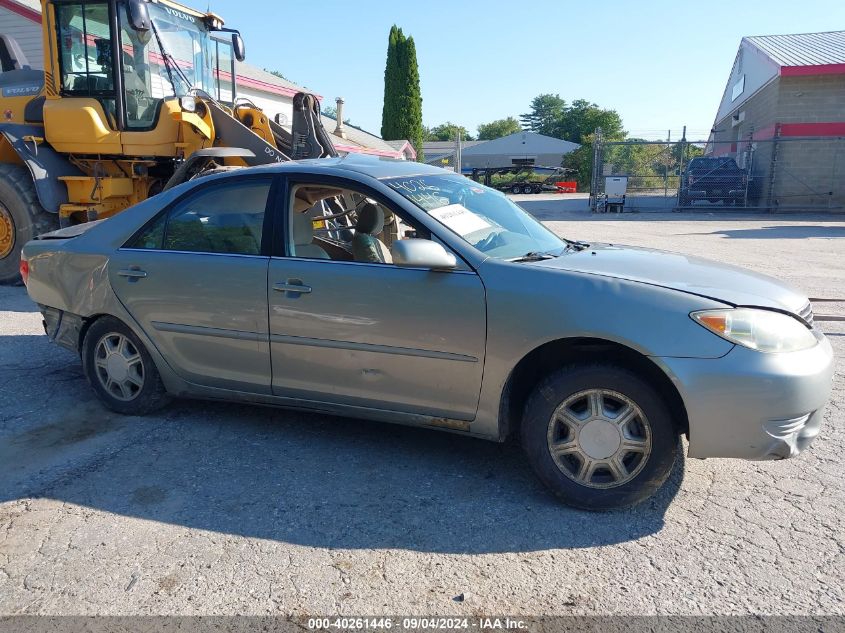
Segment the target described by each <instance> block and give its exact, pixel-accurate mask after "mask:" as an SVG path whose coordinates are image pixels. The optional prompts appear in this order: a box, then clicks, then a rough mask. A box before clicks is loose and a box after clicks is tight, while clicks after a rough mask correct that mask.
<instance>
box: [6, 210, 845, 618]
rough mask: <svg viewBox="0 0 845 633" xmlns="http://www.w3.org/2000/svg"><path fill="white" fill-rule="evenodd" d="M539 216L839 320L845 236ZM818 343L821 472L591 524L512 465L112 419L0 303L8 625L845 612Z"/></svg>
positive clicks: (261, 415)
mask: <svg viewBox="0 0 845 633" xmlns="http://www.w3.org/2000/svg"><path fill="white" fill-rule="evenodd" d="M526 198H527V199H528V198H530V197H526ZM545 198H546V197H544V196H538V197H537V199H536V200H535V201H534V202H526V207H527V208H529V209H530V210H531V211H532V212H533V213H535V214H536V215H537V216H538V217H540V218H541V219H543V220H544V221H546V222H548V225H549V226H550V228H552V229H553V230H555V231H556V232H558V233H560V234H563V235H566V236H569V237H573V238H577V239H581V240H586V241H609V242H616V243H627V244H634V245H642V246H652V247H658V248H663V249H666V250H673V251H679V252H682V253H688V254H695V255H701V256H704V257H708V258H711V259H715V260H719V261H722V262H730V263H735V264H739V265H742V266H747V267H749V268H752V269H754V270H757V271H759V272H762V273H767V274H770V275H773V276H775V277H778V278H780V279H782V280H785V281H787V282H790V283H792V284H794V285H796V286H798V287H799V288H801V289H802V290H803V291H805V292H806V293H807V294H808V295H809V296H811V297H821V298H845V217H843V216H772V215H766V216H735V215H726V214H724V213H713V214H709V213H705V212H699V213H696V214H648V215H646V214H630V215H623V216H604V215H603V216H590V215H588V214H586V213H585V212H583V211H580V210H578V211H572V212H569V211H561V210H560V209H561V208H562V207H561V206H559V205H558V206H555V202H554V200H553V199H549V200H546V199H545ZM816 312H817V313H827V314H839V315H845V303H840V304H821V303H819V304H817V305H816ZM820 327H821V328H822V329H823V330H824V331H825V332H826V333H827V334H828V335H829V336H830V340H831V342H832V344H833V346H834V348H835V351H836V354H837V374H838V378H837V379H836V382H835V386H834V389H835V392H834V396H833V401H832V403H831V404H830V406H829V408H828V410H827V413H826V420H825V427H824V429H823V431H822V434H821V437H820V438H819V439H818V440H817V442H816V443H815V444H814V445H813V446H812V447H811V449H810V450H809V451H808V452H806V453H804V454H803V455H801V456H800V457H799V458H797V459H793V460H788V461H784V462H767V463H746V462H735V461H729V460H708V461H692V460H690V461H687V462H686V463H685V464H684V466H683V467H682V468H679V469H678V470H677V471H676V473H675V474H674V476H673V478H672V480H671V481H670V485H669V486H667V487H666V488H665V489H664V490H663V491H662V492H661V493H660V494H659V495H658V496H657V497H656V498H654V499H652V500H650V501H648V502H646V503H645V504H643V505H641V506H639V507H637V508H635V509H633V510H629V511H626V512H614V513H604V514H594V513H588V512H581V511H576V510H572V509H569V508H567V507H565V506H562V505H560V504H559V503H557V502H556V501H555V499H554V498H553V497H552V495H551V494H550V493H548V492H546V490H545V489H544V488H543V487H542V485H541V484H540V483H539V482H538V481H537V480H536V479H535V478H534V476H533V474H532V472H531V471H530V468H529V467H528V465H527V464H526V463H525V461H524V460H523V459H522V456H521V454H520V450H519V448H518V447H517V446H513V445H496V444H492V443H487V442H483V441H480V440H470V439H466V438H461V437H458V436H455V435H449V434H445V433H437V432H433V431H424V430H418V429H410V428H404V427H398V426H392V425H383V424H376V423H368V422H361V421H355V420H346V419H340V418H330V417H326V416H317V415H311V414H302V413H291V412H286V411H281V410H274V409H268V408H261V407H246V406H242V405H233V404H217V403H205V402H177V403H174V404H173V405H172V406H171V407H170V408H168V409H166V410H165V411H164V412H163V413H161V414H158V415H155V416H151V417H147V418H126V417H120V416H117V415H114V414H111V413H109V412H107V411H106V410H105V409H103V408H102V407H101V406H100V405H99V404H98V403H97V402H96V401H95V400H94V397H93V395H92V393H91V392H90V390H89V388H88V385H87V383H86V382H85V379H84V377H83V375H82V370H81V366H80V363H79V360H78V359H77V358H76V357H74V355H73V354H71V353H69V352H66V351H64V350H62V349H61V348H58V347H57V346H54V345H51V344H50V343H48V341H47V339H46V337H45V336H44V335H43V334H42V330H41V317H40V315H39V313H38V312H37V310H36V307H35V306H34V305H33V304H32V303H31V302H30V301H29V299H28V298H27V296H26V293H25V290H24V289H23V288H8V287H0V385H2V388H0V614H22V613H26V614H95V613H96V614H141V613H143V614H148V613H155V614H177V613H178V614H235V613H246V614H295V615H322V614H333V613H343V614H359V615H360V614H410V613H414V614H426V615H430V614H466V615H481V614H491V613H493V614H514V615H517V614H524V615H536V614H690V615H693V614H738V613H754V614H817V615H818V614H845V578H843V575H845V572H843V570H845V515H844V514H843V512H842V508H843V507H845V478H843V476H842V475H843V468H844V467H845V458H843V456H844V455H845V382H844V381H843V379H842V376H843V374H845V323H841V322H840V323H822V324H821V325H820Z"/></svg>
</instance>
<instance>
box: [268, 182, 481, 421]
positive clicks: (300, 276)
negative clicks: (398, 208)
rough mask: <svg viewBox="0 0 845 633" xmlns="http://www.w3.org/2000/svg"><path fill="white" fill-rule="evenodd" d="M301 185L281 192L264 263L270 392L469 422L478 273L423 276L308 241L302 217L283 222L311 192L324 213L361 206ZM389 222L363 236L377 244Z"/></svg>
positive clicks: (474, 387) (350, 193) (477, 382)
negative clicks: (282, 242)
mask: <svg viewBox="0 0 845 633" xmlns="http://www.w3.org/2000/svg"><path fill="white" fill-rule="evenodd" d="M309 187H310V188H311V191H310V193H308V194H305V195H301V196H300V197H299V198H296V196H297V191H298V189H297V186H296V185H295V184H294V185H292V186H291V187H290V188H289V192H290V197H291V200H290V201H289V202H291V201H293V200H296V202H295V203H293V202H291V204H288V205H287V207H288V208H287V209H286V212H285V217H286V220H287V222H286V225H287V226H288V227H289V230H288V231H286V234H287V236H288V238H289V239H287V240H286V241H287V242H288V244H287V246H286V250H285V256H281V257H273V258H271V260H270V268H269V275H268V301H269V308H270V348H271V356H272V367H273V393H274V394H275V395H278V396H285V397H290V398H296V399H304V400H313V401H317V402H330V403H337V404H345V405H352V406H363V407H368V408H375V409H384V410H391V411H400V412H406V413H416V414H421V415H429V416H433V417H445V418H452V419H459V420H472V419H473V418H474V417H475V414H476V410H477V407H478V397H479V391H480V388H481V378H482V372H483V368H484V350H485V343H486V305H485V292H484V286H483V285H482V283H481V280H480V279H479V277H478V275H477V274H475V272H474V271H472V270H470V269H469V268H468V267H466V268H465V269H463V270H454V271H431V270H425V269H416V268H403V267H399V266H396V265H393V264H392V263H390V262H384V263H381V262H367V261H355V258H354V256H353V255H352V252H353V250H355V249H353V248H351V247H350V248H348V249H345V250H344V249H342V248H332V247H331V246H332V245H331V244H326V243H325V242H322V241H321V240H320V233H319V232H318V233H317V237H316V238H315V239H312V238H311V237H310V235H309V234H308V230H307V229H308V226H309V223H308V222H305V223H304V224H303V223H302V222H300V221H295V215H296V214H299V213H313V212H314V209H313V208H312V209H303V207H304V206H306V205H307V204H310V202H312V201H313V200H314V199H315V198H318V197H319V196H321V195H328V194H332V195H333V207H334V209H337V208H338V207H339V206H341V207H342V206H345V205H346V206H348V205H350V204H356V201H357V204H358V206H359V208H360V206H361V204H363V203H367V200H369V203H372V202H373V201H372V199H371V198H367V197H366V195H363V194H360V193H359V192H358V191H355V190H352V189H344V190H342V191H341V190H338V188H337V182H332V183H330V184H326V185H322V188H321V185H320V184H319V183H312V184H310V185H309ZM321 191H322V192H327V193H324V194H321V193H320V192H321ZM302 200H307V201H308V202H306V203H304V204H301V202H302ZM384 212H385V213H386V214H387V215H388V216H392V215H393V213H392V211H391V210H388V209H384ZM405 220H406V221H407V218H405ZM393 221H394V222H396V220H395V219H394V220H393ZM376 224H377V223H376ZM303 226H304V227H305V229H306V231H305V233H306V234H305V237H304V238H303V237H302V229H301V227H303ZM373 226H375V225H373ZM396 226H397V225H396V224H392V227H393V231H392V233H391V231H390V230H389V229H383V228H382V229H381V232H378V230H377V229H378V227H376V228H370V229H369V230H371V234H369V235H368V239H370V241H371V242H373V240H375V243H376V244H378V243H379V238H384V239H389V238H388V237H387V236H388V235H389V234H392V235H394V236H395V235H396V233H397V231H396V230H395V229H396ZM297 227H300V228H297ZM411 228H413V227H411ZM297 232H298V233H299V235H296V234H295V233H297ZM371 238H372V239H371ZM321 244H322V246H321ZM378 250H379V249H374V251H378ZM355 252H356V253H360V252H367V251H366V249H358V250H355ZM388 255H389V251H388Z"/></svg>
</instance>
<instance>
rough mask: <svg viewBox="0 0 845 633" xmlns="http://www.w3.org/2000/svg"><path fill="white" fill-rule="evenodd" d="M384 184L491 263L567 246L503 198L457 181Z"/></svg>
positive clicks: (414, 180)
mask: <svg viewBox="0 0 845 633" xmlns="http://www.w3.org/2000/svg"><path fill="white" fill-rule="evenodd" d="M385 182H386V184H387V185H388V186H389V187H391V188H392V189H394V190H395V191H397V192H398V193H400V194H401V195H402V196H404V197H405V198H407V199H408V200H410V201H411V202H413V203H414V204H415V205H416V206H418V207H419V208H420V209H422V210H423V211H425V212H426V213H428V215H430V216H431V217H432V218H434V219H435V220H437V221H438V222H440V224H442V225H443V226H445V227H446V228H448V229H449V230H450V231H452V232H453V233H456V234H457V235H458V236H460V237H461V238H462V239H463V240H464V241H465V242H467V243H468V244H471V245H472V246H474V247H475V248H477V249H478V250H480V251H482V252H483V253H485V254H487V255H489V256H490V257H495V258H497V259H520V258H524V257H530V256H539V255H559V254H561V253H562V252H563V251H564V250H565V249H566V247H567V243H566V242H565V241H564V240H562V239H560V238H559V237H557V236H556V235H555V234H554V233H552V232H551V231H549V230H548V229H547V228H546V227H544V226H543V225H542V224H540V223H539V222H538V221H537V220H535V219H534V218H532V217H531V216H530V215H528V214H527V213H526V212H525V211H523V210H522V209H520V208H519V207H518V206H516V205H515V204H514V203H513V202H511V200H510V198H508V197H507V196H506V195H504V194H502V193H500V192H498V191H496V190H494V189H490V188H489V187H485V186H483V185H480V184H478V183H475V182H473V181H471V180H468V179H466V178H465V177H463V176H459V175H457V174H455V175H449V174H444V175H439V174H438V175H434V176H414V177H409V178H392V179H389V180H386V181H385Z"/></svg>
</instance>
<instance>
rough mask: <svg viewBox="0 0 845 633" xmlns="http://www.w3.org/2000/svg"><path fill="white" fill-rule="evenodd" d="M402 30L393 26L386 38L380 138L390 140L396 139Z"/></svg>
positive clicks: (399, 96) (399, 97) (399, 98)
mask: <svg viewBox="0 0 845 633" xmlns="http://www.w3.org/2000/svg"><path fill="white" fill-rule="evenodd" d="M404 37H405V36H404V35H403V34H402V29H400V28H399V27H398V26H396V25H395V24H394V25H393V26H391V27H390V34H389V35H388V38H387V62H386V64H385V67H384V105H383V107H382V111H381V136H382V138H384V139H388V140H392V139H396V138H398V137H397V136H396V135H397V133H398V131H397V126H398V124H399V116H398V112H399V101H400V100H401V90H400V83H401V80H400V74H401V68H400V67H399V40H400V39H404Z"/></svg>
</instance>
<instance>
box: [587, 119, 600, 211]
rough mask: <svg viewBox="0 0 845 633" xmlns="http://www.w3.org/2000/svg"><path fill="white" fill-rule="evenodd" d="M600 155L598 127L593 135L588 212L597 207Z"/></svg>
mask: <svg viewBox="0 0 845 633" xmlns="http://www.w3.org/2000/svg"><path fill="white" fill-rule="evenodd" d="M601 155H602V130H601V128H600V127H597V128H596V131H595V132H594V134H593V173H592V174H591V177H590V210H591V211H593V212H595V210H596V207H597V206H598V196H599V186H598V183H599V178H600V177H601V174H600V173H599V172H600V171H601V163H602V160H601Z"/></svg>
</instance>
